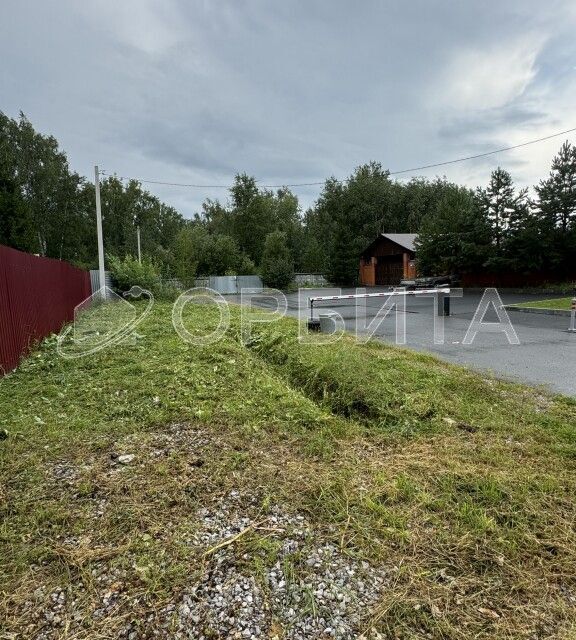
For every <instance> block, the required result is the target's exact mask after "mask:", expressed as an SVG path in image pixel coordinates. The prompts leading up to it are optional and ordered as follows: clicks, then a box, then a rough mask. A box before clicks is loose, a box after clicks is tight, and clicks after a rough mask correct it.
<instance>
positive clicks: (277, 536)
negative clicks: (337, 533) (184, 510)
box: [174, 492, 386, 640]
mask: <svg viewBox="0 0 576 640" xmlns="http://www.w3.org/2000/svg"><path fill="white" fill-rule="evenodd" d="M241 502H242V499H241V496H240V495H239V494H237V493H236V492H232V493H231V494H230V496H229V497H228V499H227V500H226V501H223V502H222V503H220V504H219V505H218V506H217V507H216V508H215V509H213V510H208V509H202V510H201V511H200V512H199V513H198V516H199V518H200V520H201V526H200V529H199V531H198V534H197V536H196V540H195V542H197V543H198V544H200V545H201V546H203V547H207V548H209V549H210V548H213V547H214V546H215V545H217V544H219V543H220V542H222V541H223V540H229V539H231V538H233V537H234V536H236V535H238V534H239V533H241V532H244V531H254V532H256V533H259V534H260V535H265V536H267V539H268V540H269V541H272V542H276V543H277V546H278V551H277V554H276V561H275V562H274V564H273V565H272V566H271V567H268V568H266V569H264V570H263V571H262V572H261V575H260V576H258V579H255V577H254V575H253V574H252V575H250V574H249V573H248V572H247V571H246V567H247V564H248V566H251V565H250V564H249V563H250V561H251V560H254V558H251V557H250V554H242V555H241V556H240V557H237V555H236V554H235V550H234V548H233V545H229V546H226V547H224V548H221V549H220V550H218V551H217V552H215V553H214V554H211V560H210V562H209V564H208V566H207V568H206V571H205V573H204V575H203V577H202V580H201V582H200V584H198V585H195V586H194V588H193V589H191V590H190V591H189V592H188V593H186V594H185V595H184V596H183V598H182V601H181V603H179V605H178V607H177V609H176V612H175V616H176V620H177V632H176V633H175V634H174V638H177V639H178V640H180V639H184V638H186V639H194V640H208V639H209V638H214V637H218V638H248V639H252V640H254V639H256V638H264V637H265V638H274V637H276V638H286V639H290V640H303V639H307V638H324V637H325V638H340V639H342V640H344V639H348V638H357V637H358V636H359V632H360V630H361V629H362V621H363V620H366V619H367V617H368V612H369V611H370V609H371V607H373V605H374V604H375V603H376V601H377V600H378V596H379V594H380V592H381V590H382V589H383V588H384V587H385V584H386V575H385V574H384V572H381V571H377V570H375V569H374V568H372V567H371V566H370V565H369V564H368V563H366V562H363V561H360V560H356V559H352V558H350V557H348V556H345V555H343V554H342V553H341V552H340V550H339V549H338V548H337V547H335V546H334V545H332V544H327V543H325V542H322V541H320V540H319V539H318V536H317V535H315V533H314V530H313V528H312V527H311V525H310V523H308V522H307V521H306V520H305V518H304V517H303V516H301V515H290V514H287V513H283V512H282V510H281V509H280V508H279V507H275V508H272V510H271V513H270V514H269V515H268V517H266V518H265V519H260V520H256V519H254V518H250V517H247V516H245V515H244V516H243V515H241V511H242V510H241V509H238V508H237V505H236V503H241ZM256 556H257V552H256ZM295 565H296V566H295ZM275 629H278V632H277V633H275Z"/></svg>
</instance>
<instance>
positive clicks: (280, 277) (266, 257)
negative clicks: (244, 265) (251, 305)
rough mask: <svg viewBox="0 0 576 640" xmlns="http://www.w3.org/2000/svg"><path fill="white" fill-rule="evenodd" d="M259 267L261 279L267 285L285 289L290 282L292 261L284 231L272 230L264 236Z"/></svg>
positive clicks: (292, 269) (292, 273) (292, 275)
mask: <svg viewBox="0 0 576 640" xmlns="http://www.w3.org/2000/svg"><path fill="white" fill-rule="evenodd" d="M260 269H261V272H262V280H263V282H264V284H265V285H266V286H268V287H274V288H275V289H285V288H286V287H287V286H288V285H289V284H290V283H291V282H292V279H293V278H294V263H293V261H292V256H291V255H290V249H289V248H288V244H287V242H286V234H285V233H282V232H281V231H273V232H272V233H269V234H268V235H267V236H266V241H265V243H264V253H263V254H262V263H261V265H260Z"/></svg>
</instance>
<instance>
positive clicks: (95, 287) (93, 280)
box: [90, 269, 112, 293]
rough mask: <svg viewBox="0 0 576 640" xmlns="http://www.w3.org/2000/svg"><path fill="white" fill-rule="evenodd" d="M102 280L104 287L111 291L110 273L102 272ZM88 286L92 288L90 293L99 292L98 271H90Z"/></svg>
mask: <svg viewBox="0 0 576 640" xmlns="http://www.w3.org/2000/svg"><path fill="white" fill-rule="evenodd" d="M104 279H105V281H106V286H107V287H108V288H109V289H112V278H111V277H110V271H105V272H104ZM90 285H91V287H92V293H96V291H99V290H100V272H99V271H98V269H91V270H90Z"/></svg>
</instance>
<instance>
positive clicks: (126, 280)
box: [108, 256, 162, 295]
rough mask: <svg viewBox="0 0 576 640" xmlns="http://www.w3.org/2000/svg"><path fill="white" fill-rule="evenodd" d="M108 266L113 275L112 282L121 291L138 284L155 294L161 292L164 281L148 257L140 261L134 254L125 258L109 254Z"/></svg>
mask: <svg viewBox="0 0 576 640" xmlns="http://www.w3.org/2000/svg"><path fill="white" fill-rule="evenodd" d="M108 267H109V269H110V274H111V276H112V284H113V286H114V287H115V288H116V289H117V290H118V291H120V292H121V293H124V292H125V291H129V290H130V288H131V287H134V286H136V285H138V286H139V287H142V289H148V290H149V291H151V292H152V293H153V294H154V295H156V294H157V293H161V289H162V283H161V281H160V275H159V273H158V269H157V268H156V265H155V264H154V263H153V262H152V261H151V260H149V259H148V258H142V262H141V263H140V262H138V260H137V259H136V258H133V257H132V256H125V257H124V258H117V257H116V256H109V257H108Z"/></svg>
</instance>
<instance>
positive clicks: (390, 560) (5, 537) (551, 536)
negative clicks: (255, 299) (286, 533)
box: [0, 305, 576, 638]
mask: <svg viewBox="0 0 576 640" xmlns="http://www.w3.org/2000/svg"><path fill="white" fill-rule="evenodd" d="M187 313H188V318H187V322H188V323H189V326H190V327H191V328H192V330H194V329H193V327H197V328H198V330H199V331H203V330H205V328H206V327H209V326H210V325H211V323H213V322H214V317H213V312H212V311H211V310H209V309H205V308H199V307H196V308H194V307H192V308H189V309H188V312H187ZM237 325H238V318H237V313H236V312H234V313H233V328H232V330H231V331H230V332H229V333H228V335H227V337H226V339H225V340H223V341H221V342H219V343H218V344H217V345H213V346H212V347H210V348H199V347H193V346H191V345H188V344H185V343H183V342H182V341H181V340H180V339H179V338H178V336H177V335H176V333H175V332H174V331H173V330H172V326H171V324H170V308H169V307H168V306H162V305H158V306H157V307H156V308H155V309H154V312H153V314H152V316H150V318H148V319H147V320H146V322H145V324H144V325H142V326H141V327H139V329H138V330H139V332H140V333H141V334H142V336H141V337H140V338H139V339H138V340H137V341H136V342H134V343H131V344H130V343H129V344H123V345H121V346H118V347H115V348H114V349H111V350H107V351H103V352H100V353H98V354H96V355H94V356H92V357H91V358H86V359H76V360H64V359H62V358H59V357H57V356H56V354H55V352H54V343H53V342H51V341H47V342H46V343H45V344H44V345H43V346H42V348H41V349H39V350H38V351H37V352H36V353H35V354H34V355H33V356H32V357H31V358H29V359H28V360H27V361H26V362H25V363H24V364H23V365H22V367H21V368H20V369H19V370H18V371H17V372H15V373H14V374H12V375H10V376H8V377H7V378H5V379H4V380H3V381H2V382H1V383H0V428H5V429H7V430H8V432H9V437H8V439H6V440H4V441H0V472H1V476H0V479H1V484H0V512H1V517H2V524H1V527H0V543H1V545H2V553H1V554H0V585H2V586H1V587H0V588H1V589H2V596H3V597H2V604H1V605H0V607H1V608H0V621H2V620H6V623H5V627H6V630H7V631H13V632H20V633H22V636H21V637H34V634H35V632H36V631H37V629H38V628H39V625H40V622H38V621H35V619H34V609H35V607H36V601H35V600H34V597H32V595H31V594H33V593H34V592H35V590H36V589H37V587H39V586H45V587H46V589H47V590H48V591H49V590H50V589H51V588H53V587H54V586H56V585H59V586H61V587H64V588H67V589H69V590H70V591H71V592H72V593H73V594H74V597H75V598H76V599H77V601H78V604H77V607H78V608H79V610H80V611H81V612H82V614H83V618H82V619H81V620H80V623H79V624H80V625H81V627H80V628H82V629H83V631H82V633H80V632H74V633H73V632H69V633H68V634H67V635H64V634H63V635H62V636H61V637H67V638H76V637H77V638H80V637H102V638H108V637H110V638H112V637H117V636H118V629H119V628H120V627H121V624H122V622H123V620H124V618H125V617H126V616H127V615H131V616H134V617H135V618H138V617H140V618H141V619H142V625H144V626H145V625H146V624H148V623H146V616H147V615H150V612H151V611H152V612H153V611H156V610H158V608H159V607H161V606H163V605H164V604H165V603H167V602H171V601H174V600H175V599H177V597H178V594H179V593H180V591H181V590H182V589H184V588H187V587H189V586H190V584H192V583H193V582H194V580H195V579H196V578H197V576H198V572H199V571H200V564H201V563H200V558H201V552H200V551H199V550H198V549H195V548H194V547H193V546H190V545H189V544H186V543H185V540H186V539H187V538H188V537H189V535H190V532H191V531H194V529H195V527H196V526H197V522H196V521H195V516H194V513H195V510H196V509H197V508H198V507H201V506H203V505H206V504H211V502H212V501H213V500H217V499H218V498H219V496H222V495H224V494H225V493H226V491H229V490H230V489H231V488H235V489H238V490H240V492H241V493H246V494H250V495H253V496H257V499H258V500H259V501H260V505H261V509H262V510H263V511H265V510H266V509H267V508H268V507H269V505H270V504H272V503H280V504H282V505H285V506H286V508H288V509H290V510H292V511H298V512H301V513H305V514H306V515H307V517H308V518H310V519H311V520H312V521H313V522H314V523H315V526H316V527H317V529H318V531H320V532H322V535H324V536H326V537H327V538H331V539H333V540H334V542H335V543H336V544H338V545H339V546H340V547H341V549H342V550H343V551H344V552H346V553H350V554H352V555H360V556H362V557H364V558H365V559H366V560H368V561H369V562H372V563H375V564H378V565H382V566H385V567H386V568H387V570H388V572H389V574H390V576H391V577H392V579H391V584H390V587H389V588H388V590H387V591H386V593H385V595H384V597H383V599H382V601H381V603H380V604H379V606H378V607H377V609H375V610H374V611H371V612H366V619H365V620H364V621H363V624H364V625H366V627H367V628H369V627H372V626H374V627H376V628H378V629H379V630H380V631H381V632H382V633H384V634H385V636H386V637H401V638H413V637H443V638H462V637H464V636H465V637H478V638H510V637H513V638H519V637H530V638H532V637H542V638H544V637H546V638H550V637H565V638H568V637H574V633H575V630H576V612H575V609H574V602H575V599H576V584H575V583H576V580H575V576H576V532H575V530H574V521H575V518H576V505H575V503H574V494H575V489H576V474H575V473H574V471H575V466H576V465H575V459H576V430H575V428H576V403H574V402H573V401H571V400H568V399H565V398H560V397H556V398H555V397H551V396H548V395H546V394H544V393H540V392H538V391H536V390H534V389H530V388H527V387H522V386H518V385H513V384H510V383H503V382H499V381H495V380H492V379H487V378H485V377H482V376H480V375H477V374H475V373H471V372H469V371H467V370H465V369H462V368H458V367H454V366H451V365H448V364H445V363H441V362H439V361H438V360H435V359H434V358H433V357H430V356H426V355H421V354H415V353H411V352H408V351H403V350H399V349H395V348H393V347H389V346H385V345H381V344H375V343H368V344H366V345H356V344H354V343H352V341H351V339H348V338H346V339H344V340H342V341H340V342H339V343H337V344H336V345H333V346H310V345H300V344H299V343H298V342H297V340H296V337H295V332H296V323H295V322H294V321H291V320H284V321H282V322H280V323H276V324H275V325H270V326H267V325H260V326H259V327H258V332H257V333H256V334H255V335H254V336H253V338H252V340H251V341H250V343H249V344H248V346H247V347H244V346H242V345H241V344H240V342H239V339H238V335H239V329H238V326H237ZM175 423H186V424H190V425H191V427H190V429H191V430H190V431H186V432H185V433H186V434H187V435H186V436H185V437H184V436H180V435H177V437H176V439H175V440H174V438H172V439H170V445H169V446H168V447H166V446H165V442H166V438H168V437H169V434H171V433H174V430H173V428H171V427H170V425H174V424H175ZM176 433H177V434H179V433H180V432H178V431H177V432H176ZM170 437H171V436H170ZM158 450H162V451H164V453H163V454H162V455H161V456H156V455H155V452H157V451H158ZM117 453H135V454H136V459H135V462H134V464H131V465H128V466H126V467H123V468H121V469H118V468H117V467H118V465H115V464H114V463H113V461H112V462H111V454H112V456H114V455H115V454H117ZM258 544H259V541H258V538H257V536H255V535H254V536H245V539H243V541H242V542H241V543H238V545H237V549H238V553H239V554H240V553H243V552H245V551H246V548H247V547H249V548H250V550H251V553H254V549H258ZM250 545H252V546H251V547H250ZM256 556H258V552H256ZM258 557H259V558H260V559H259V562H274V558H273V557H269V554H264V556H263V558H262V557H260V556H258ZM104 568H105V569H106V571H118V572H119V574H121V575H122V576H123V578H122V581H123V586H122V591H123V594H124V599H123V600H122V601H121V604H119V605H118V607H117V610H115V613H114V615H112V616H109V617H107V618H106V619H105V620H101V619H95V618H93V617H92V615H91V614H92V611H93V610H94V608H95V607H96V606H97V602H98V601H99V600H100V599H101V597H102V593H101V592H102V589H103V588H104V587H103V586H102V585H100V584H99V583H98V575H99V573H100V572H101V571H103V569H104ZM248 570H249V571H253V574H254V575H255V576H257V575H258V566H256V564H255V565H254V566H253V567H251V566H250V567H248ZM39 593H40V595H38V596H37V599H39V600H41V598H42V592H39ZM35 597H36V596H35ZM26 603H28V604H26ZM30 603H31V604H30ZM0 624H1V622H0ZM150 624H151V623H150ZM0 628H1V626H0ZM26 628H28V630H27V631H26V632H24V633H23V632H22V630H23V629H26ZM64 628H65V627H64ZM72 628H75V627H74V626H72ZM463 630H464V631H463ZM83 634H84V635H83ZM144 634H145V628H144V627H143V630H142V637H144ZM426 634H430V635H426Z"/></svg>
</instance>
